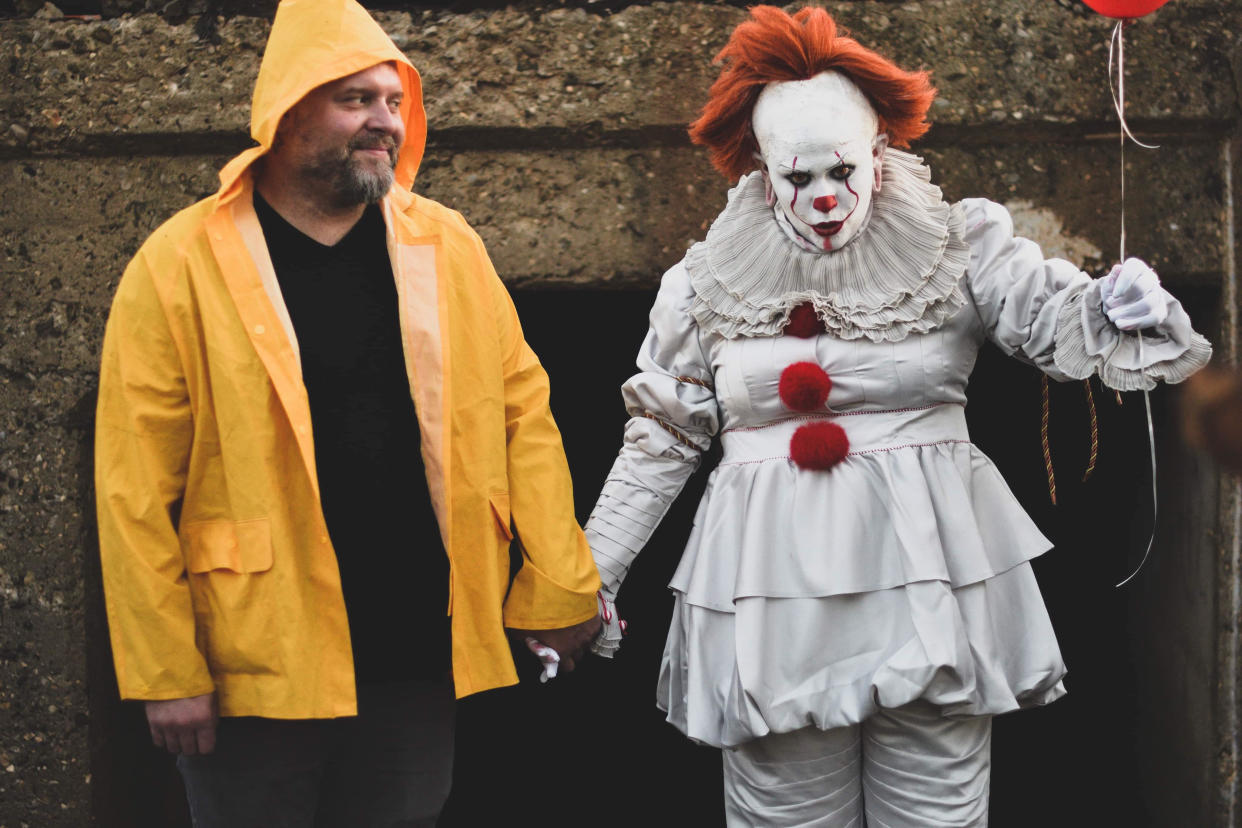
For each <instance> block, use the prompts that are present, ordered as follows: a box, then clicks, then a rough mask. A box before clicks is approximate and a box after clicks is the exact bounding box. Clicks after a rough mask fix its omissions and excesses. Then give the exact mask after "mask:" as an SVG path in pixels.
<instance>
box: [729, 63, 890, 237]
mask: <svg viewBox="0 0 1242 828" xmlns="http://www.w3.org/2000/svg"><path fill="white" fill-rule="evenodd" d="M751 123H752V126H753V128H754V131H755V138H756V140H757V142H758V144H759V155H760V160H761V161H762V162H763V164H764V169H765V175H766V176H767V178H768V181H769V182H770V184H771V187H772V194H773V195H774V196H775V198H776V202H777V204H778V205H779V208H780V210H781V211H782V212H783V213H784V214H785V217H786V218H787V219H788V220H789V223H790V224H791V225H792V226H793V229H794V231H795V232H796V233H797V234H798V235H799V236H801V237H802V238H803V239H805V240H806V241H807V242H808V243H809V244H811V245H814V246H815V247H816V248H818V249H820V250H824V251H832V250H840V249H841V248H842V247H843V246H844V245H846V244H847V243H849V242H850V241H851V240H852V239H854V238H857V236H858V234H859V233H860V232H861V231H862V229H863V227H865V226H866V223H867V219H868V218H869V217H870V210H871V196H872V194H873V193H874V191H875V189H876V188H877V187H878V185H879V180H880V178H879V175H880V164H881V162H882V160H883V154H884V148H885V146H886V145H887V141H886V138H885V137H884V136H877V135H876V124H877V119H876V115H875V111H874V110H873V109H872V108H871V105H870V104H869V103H867V99H866V98H865V97H863V94H862V93H861V92H859V91H858V88H857V87H855V86H854V84H853V83H852V82H850V81H849V80H847V79H846V78H844V77H843V76H841V75H839V74H837V73H835V72H825V73H823V74H820V75H816V76H815V77H813V78H811V79H809V80H804V81H789V82H785V83H773V84H769V85H768V86H767V87H765V88H764V90H763V92H761V93H760V95H759V99H758V101H756V103H755V111H754V114H753V115H752V117H751Z"/></svg>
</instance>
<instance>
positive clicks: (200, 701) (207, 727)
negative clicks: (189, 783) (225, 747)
mask: <svg viewBox="0 0 1242 828" xmlns="http://www.w3.org/2000/svg"><path fill="white" fill-rule="evenodd" d="M146 707H147V724H148V725H150V727H151V741H153V742H155V744H156V746H157V747H162V748H164V749H165V750H167V751H168V752H169V753H180V754H183V755H185V756H195V755H197V754H200V753H211V752H212V751H213V750H215V747H216V721H217V719H219V714H218V713H217V712H216V694H215V693H207V694H206V695H202V696H191V697H189V698H188V699H168V700H167V701H149V702H147V703H146Z"/></svg>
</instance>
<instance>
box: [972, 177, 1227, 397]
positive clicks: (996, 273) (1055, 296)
mask: <svg viewBox="0 0 1242 828" xmlns="http://www.w3.org/2000/svg"><path fill="white" fill-rule="evenodd" d="M962 206H963V207H964V209H965V212H966V230H965V240H966V243H967V244H968V245H969V246H970V265H969V266H968V268H967V276H966V278H967V281H968V284H967V287H968V289H969V292H970V294H971V297H972V299H973V300H974V304H975V307H976V309H977V310H978V311H979V317H980V319H981V320H982V322H983V325H984V330H985V333H986V335H987V337H988V339H990V340H992V341H993V342H995V343H996V344H997V345H998V346H1000V348H1001V350H1003V351H1004V352H1005V353H1007V354H1009V355H1011V356H1015V357H1017V358H1019V359H1022V360H1024V361H1026V362H1030V363H1032V364H1033V365H1035V366H1036V367H1037V368H1039V369H1040V370H1041V371H1043V372H1044V373H1045V374H1047V375H1048V376H1050V377H1051V378H1053V379H1055V380H1059V381H1067V380H1078V379H1086V378H1088V377H1090V376H1092V375H1093V374H1098V375H1099V377H1100V380H1101V382H1103V383H1104V384H1105V385H1106V386H1108V387H1109V388H1115V389H1117V390H1119V391H1134V390H1138V389H1146V388H1152V387H1154V386H1155V384H1156V383H1157V382H1170V383H1177V382H1181V381H1182V380H1184V379H1186V377H1188V376H1190V375H1191V374H1193V373H1194V372H1195V371H1197V370H1199V368H1201V367H1203V366H1204V365H1205V364H1206V363H1207V361H1208V359H1209V358H1210V357H1211V355H1212V347H1211V345H1209V344H1208V341H1207V340H1206V339H1204V338H1203V337H1202V336H1201V335H1200V334H1198V333H1196V332H1195V331H1194V328H1192V327H1191V324H1190V317H1189V316H1187V315H1186V311H1185V310H1183V309H1182V306H1181V303H1180V302H1178V301H1177V300H1176V299H1175V298H1173V296H1172V295H1170V294H1169V293H1168V292H1167V291H1165V290H1164V288H1162V287H1160V286H1159V280H1158V279H1156V277H1155V274H1154V273H1153V272H1151V270H1150V268H1147V267H1146V265H1143V264H1142V263H1141V262H1139V261H1138V260H1135V259H1131V260H1129V261H1128V262H1127V264H1126V265H1125V271H1121V270H1118V269H1117V268H1114V270H1113V272H1112V273H1110V274H1109V275H1108V276H1106V277H1105V278H1103V279H1092V278H1091V277H1090V276H1088V275H1087V274H1086V273H1083V272H1082V271H1081V270H1079V269H1078V268H1077V267H1075V266H1074V265H1072V264H1071V263H1069V262H1067V261H1065V260H1063V259H1045V258H1044V256H1043V253H1042V252H1041V251H1040V249H1039V246H1038V245H1036V244H1035V242H1033V241H1031V240H1029V239H1024V238H1020V237H1016V236H1014V234H1013V221H1012V220H1011V219H1010V217H1009V213H1008V211H1006V210H1005V208H1004V207H1002V206H1000V205H999V204H995V203H993V202H991V201H987V200H985V199H966V200H964V201H963V202H962ZM1123 273H1124V277H1123V275H1122V274H1123ZM1116 285H1121V286H1122V290H1121V291H1119V292H1114V286H1116ZM1127 285H1128V286H1129V288H1128V289H1127V288H1126V286H1127ZM1143 292H1146V294H1147V295H1146V296H1141V295H1140V294H1141V293H1143ZM1119 293H1124V295H1119ZM1106 299H1111V300H1114V304H1113V306H1112V307H1109V308H1106V307H1105V304H1104V300H1106ZM1118 303H1120V304H1118ZM1132 311H1141V313H1140V316H1141V317H1143V318H1142V319H1140V320H1139V322H1140V324H1146V323H1148V322H1152V323H1154V324H1151V325H1150V326H1147V327H1143V328H1142V333H1141V339H1142V343H1141V345H1140V342H1139V339H1140V334H1139V333H1137V332H1136V331H1130V330H1128V329H1129V327H1130V325H1129V324H1128V320H1129V319H1131V318H1133V314H1132ZM1110 315H1111V316H1112V317H1114V318H1116V319H1117V322H1114V321H1112V319H1110ZM1157 320H1158V321H1157ZM1119 324H1120V325H1121V326H1122V327H1125V328H1127V330H1126V331H1123V330H1122V329H1121V328H1119V327H1118V325H1119Z"/></svg>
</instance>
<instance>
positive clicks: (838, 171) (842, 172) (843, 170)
mask: <svg viewBox="0 0 1242 828" xmlns="http://www.w3.org/2000/svg"><path fill="white" fill-rule="evenodd" d="M853 174H854V168H853V166H851V165H849V164H842V165H841V166H839V167H833V168H832V169H831V170H829V171H828V175H830V176H832V177H833V178H835V179H836V180H837V181H844V180H845V179H847V178H849V177H850V176H851V175H853Z"/></svg>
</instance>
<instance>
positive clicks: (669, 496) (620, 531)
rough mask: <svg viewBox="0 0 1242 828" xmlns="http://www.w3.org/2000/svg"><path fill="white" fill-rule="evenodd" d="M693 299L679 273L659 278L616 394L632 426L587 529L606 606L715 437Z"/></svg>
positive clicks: (715, 416)
mask: <svg viewBox="0 0 1242 828" xmlns="http://www.w3.org/2000/svg"><path fill="white" fill-rule="evenodd" d="M693 299H694V291H693V289H692V288H691V286H690V279H689V276H688V275H687V273H686V269H685V267H683V266H682V265H681V264H678V265H676V266H675V267H673V268H672V269H671V270H669V271H668V273H666V274H664V279H663V281H662V282H661V284H660V293H659V295H658V296H657V297H656V301H655V305H654V306H653V307H652V308H651V318H650V321H651V327H650V329H649V330H648V332H647V338H646V339H644V340H643V345H642V349H641V350H640V351H639V353H638V368H639V373H637V374H635V375H634V376H633V377H631V378H630V379H629V381H628V382H626V383H625V385H624V386H622V389H621V393H622V397H623V398H624V400H625V408H626V410H627V411H628V412H629V413H630V417H631V419H630V421H629V422H628V423H626V426H625V442H624V444H623V445H622V446H621V452H620V454H619V455H618V456H617V460H616V462H615V463H613V465H612V471H610V472H609V473H608V479H607V480H606V481H605V482H604V488H603V491H602V492H601V493H600V496H599V500H598V501H597V502H596V504H595V509H594V510H593V511H592V512H591V517H590V519H589V520H588V521H587V525H586V536H587V542H588V543H589V544H590V545H591V552H592V554H593V555H594V556H595V564H596V566H597V567H599V574H600V579H601V581H602V582H603V589H602V593H603V597H604V598H605V599H607V600H609V601H611V600H615V599H616V595H617V591H618V590H619V589H620V588H621V582H622V580H624V579H625V575H626V573H627V572H628V571H629V568H630V564H631V563H632V562H633V560H634V557H635V556H636V555H637V554H638V553H639V551H640V550H641V549H642V548H643V546H644V545H645V544H646V543H647V540H648V538H650V537H651V533H652V532H653V531H654V530H655V528H656V526H657V525H659V523H660V520H661V519H662V518H663V517H664V514H665V512H667V511H668V507H669V506H670V505H671V504H672V502H673V500H674V498H676V497H677V495H678V493H679V492H680V491H681V489H682V487H683V486H684V485H685V483H686V480H688V479H689V478H690V475H691V474H693V473H694V470H695V469H697V468H698V466H699V458H700V456H701V453H702V451H703V450H704V449H706V448H708V446H710V445H711V440H712V437H713V436H714V435H715V434H716V432H717V431H718V430H719V410H718V408H717V405H716V395H715V392H714V390H713V381H712V373H711V369H710V368H709V367H708V361H707V359H706V357H704V355H703V349H702V346H701V345H700V341H699V329H698V326H697V324H696V323H695V321H694V318H693V317H692V316H691V315H690V305H691V303H692V302H693Z"/></svg>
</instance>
